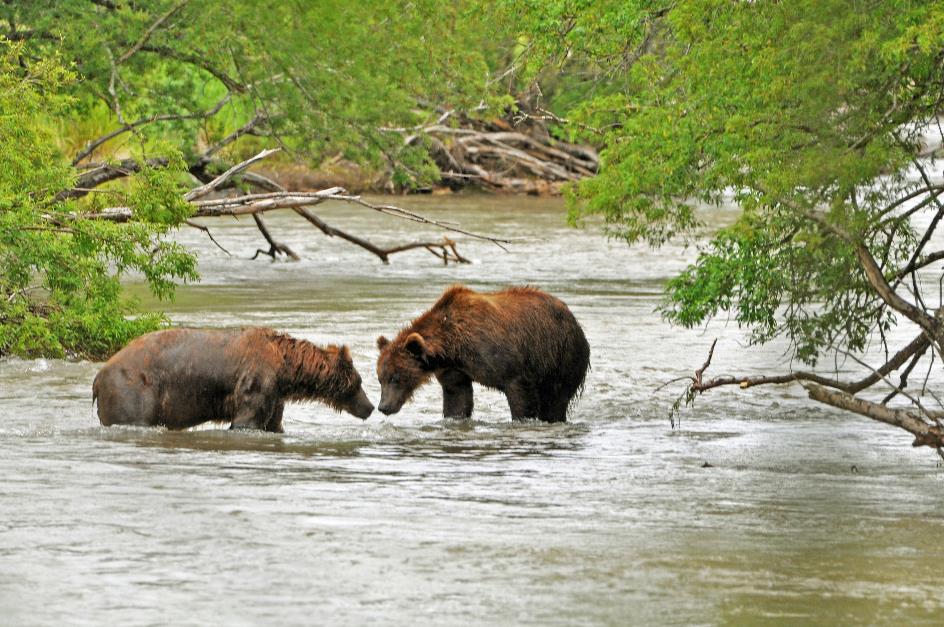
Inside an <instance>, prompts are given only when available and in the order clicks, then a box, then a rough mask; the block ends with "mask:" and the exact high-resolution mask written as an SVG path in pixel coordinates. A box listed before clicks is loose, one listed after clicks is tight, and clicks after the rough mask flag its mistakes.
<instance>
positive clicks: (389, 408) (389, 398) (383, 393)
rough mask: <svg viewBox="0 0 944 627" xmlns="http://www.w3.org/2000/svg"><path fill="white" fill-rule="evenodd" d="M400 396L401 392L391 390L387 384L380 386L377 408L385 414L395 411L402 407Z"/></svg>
mask: <svg viewBox="0 0 944 627" xmlns="http://www.w3.org/2000/svg"><path fill="white" fill-rule="evenodd" d="M400 396H402V394H401V393H400V391H399V390H391V389H390V387H388V386H381V388H380V404H379V405H377V409H379V410H380V412H381V413H382V414H383V415H385V416H389V415H390V414H395V413H397V412H398V411H400V408H401V407H403V401H402V400H400V399H399V397H400Z"/></svg>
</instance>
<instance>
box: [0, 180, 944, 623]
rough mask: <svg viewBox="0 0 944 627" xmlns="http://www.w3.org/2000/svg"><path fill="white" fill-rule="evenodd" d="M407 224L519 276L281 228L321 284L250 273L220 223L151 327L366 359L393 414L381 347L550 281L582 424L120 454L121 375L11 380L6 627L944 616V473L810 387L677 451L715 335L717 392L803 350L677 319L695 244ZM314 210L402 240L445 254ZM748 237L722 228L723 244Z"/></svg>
mask: <svg viewBox="0 0 944 627" xmlns="http://www.w3.org/2000/svg"><path fill="white" fill-rule="evenodd" d="M391 202H397V203H399V204H402V205H404V206H407V207H410V208H414V209H416V210H419V211H421V212H424V213H426V214H427V215H430V216H432V217H436V218H439V219H444V220H452V221H455V222H457V223H459V224H460V225H461V226H462V227H463V228H465V229H469V230H473V231H479V232H485V233H489V234H492V235H495V236H499V237H508V238H512V239H514V240H515V241H514V243H513V244H511V245H509V246H508V251H507V252H506V251H503V250H501V249H499V248H498V247H496V246H494V245H493V244H490V243H487V242H479V241H475V240H471V239H469V238H467V237H456V239H457V241H458V242H459V249H460V252H461V253H462V254H464V255H465V256H467V257H469V258H471V259H472V260H473V261H474V263H472V264H470V265H453V264H450V265H448V266H443V264H442V262H441V261H438V260H437V259H436V258H435V257H433V256H432V255H430V254H429V253H427V252H425V251H423V250H417V251H412V252H406V253H402V254H398V255H394V256H393V257H392V259H391V264H390V265H387V266H385V265H383V264H381V263H380V261H379V260H378V259H376V258H375V257H373V256H372V255H370V254H369V253H367V252H366V251H363V250H361V249H359V248H356V247H354V246H352V245H350V244H348V243H346V242H343V241H340V240H338V239H337V238H327V237H325V236H323V235H322V234H321V233H320V232H318V231H316V230H315V229H313V228H311V227H310V226H308V225H307V223H305V222H304V221H302V220H301V219H299V218H297V217H295V216H294V215H293V214H291V213H280V214H272V215H268V216H267V221H268V225H269V227H270V229H271V230H272V231H273V233H274V234H275V235H276V237H277V238H278V239H280V240H282V241H284V242H286V243H288V244H289V245H291V246H292V247H293V248H294V249H295V250H296V251H297V252H298V253H299V254H300V255H301V256H302V257H303V260H302V261H300V262H296V263H291V262H285V261H278V262H275V263H273V262H270V261H269V260H268V259H263V260H259V259H257V260H256V261H250V260H249V259H248V257H250V256H251V255H252V253H253V252H254V251H255V249H256V248H258V247H262V245H263V244H264V242H263V240H262V238H261V237H260V236H259V234H258V231H256V229H255V226H254V225H253V223H252V221H251V220H248V219H243V220H241V221H236V220H231V219H225V220H224V219H219V220H208V221H206V222H205V223H206V224H208V225H209V226H210V227H211V228H212V231H213V234H214V236H215V237H216V238H217V239H218V240H219V241H220V243H221V244H222V245H223V246H224V247H226V248H227V249H228V250H229V251H230V252H231V253H232V256H227V255H226V254H224V253H223V252H222V251H220V250H219V249H218V248H216V247H215V246H213V245H212V244H211V243H210V242H209V241H208V240H207V239H206V236H205V235H204V234H202V233H200V232H198V231H195V230H188V231H184V232H182V233H181V234H180V235H179V239H180V240H181V241H183V242H184V243H186V244H188V245H190V246H192V247H194V248H195V249H197V250H198V252H199V255H200V270H201V273H202V275H203V280H202V282H201V283H199V284H196V285H192V286H186V287H183V288H181V289H180V290H179V292H178V296H177V298H176V300H175V301H174V302H172V303H164V304H157V303H153V302H151V301H149V300H147V299H146V300H145V302H146V305H147V306H148V307H153V308H163V309H164V310H165V311H166V312H167V313H168V315H169V316H170V318H171V319H172V321H173V322H174V323H175V324H181V325H191V326H207V327H237V326H243V325H267V326H272V327H275V328H278V329H280V330H284V331H287V332H289V333H292V334H294V335H297V336H299V337H302V338H305V339H309V340H311V341H314V342H317V343H338V342H344V343H347V344H349V345H350V347H351V351H352V354H353V356H354V361H355V365H356V366H357V367H358V369H359V370H360V372H361V374H362V375H363V377H364V379H365V389H366V390H367V392H368V395H369V396H370V397H371V399H372V400H373V401H374V402H375V403H376V402H377V400H378V399H379V396H380V388H379V384H378V383H377V380H376V375H375V370H374V362H375V359H376V354H377V351H376V348H375V340H376V337H377V336H378V335H380V334H386V335H388V336H392V335H393V334H395V333H396V332H397V331H398V330H399V329H400V328H401V327H402V326H403V325H404V324H406V323H407V322H408V321H409V320H411V319H412V318H414V317H415V316H417V315H418V314H420V313H422V312H423V311H424V310H425V309H427V308H428V307H429V306H430V305H432V303H433V302H435V300H436V298H437V297H438V296H439V294H440V293H441V292H442V290H443V289H444V288H446V287H447V286H449V285H451V284H453V283H458V282H461V283H464V284H466V285H469V286H470V287H473V288H476V289H484V290H487V289H494V288H499V287H501V286H505V285H522V284H531V285H535V286H538V287H541V288H543V289H545V290H547V291H549V292H552V293H554V294H555V295H557V296H559V297H560V298H562V299H563V300H564V301H565V302H567V303H568V305H569V306H570V308H571V310H572V311H573V312H574V314H575V315H576V317H577V319H578V320H579V321H580V322H581V324H582V325H583V327H584V329H585V331H586V335H587V338H588V340H589V342H590V345H591V351H592V355H591V363H592V370H591V372H590V374H589V376H588V380H587V386H586V390H585V392H584V394H583V397H582V399H581V400H580V402H579V404H578V405H577V406H576V408H575V410H574V411H573V413H572V415H571V419H570V422H568V423H567V424H564V425H544V424H535V423H523V424H512V423H511V421H510V419H509V414H508V408H507V404H506V402H505V399H504V397H502V396H501V395H500V394H499V393H497V392H494V391H489V390H484V389H482V388H479V387H476V390H475V394H476V407H475V414H474V419H473V420H472V421H471V422H462V421H446V420H443V419H442V417H441V415H440V403H441V394H440V390H439V389H438V386H436V385H435V384H433V385H429V386H427V387H426V388H424V389H422V390H421V391H420V392H419V393H418V394H417V395H416V397H415V398H414V400H413V402H412V403H411V404H409V405H407V406H406V407H405V408H404V410H403V411H401V412H400V413H399V414H396V415H394V416H390V417H385V416H383V415H382V414H380V413H379V412H375V413H374V415H372V416H371V417H370V419H368V420H367V421H366V422H361V421H360V420H358V419H356V418H354V417H352V416H349V415H340V414H337V413H335V412H333V411H332V410H330V409H328V408H327V407H324V406H321V405H314V404H309V405H289V406H287V407H286V411H285V430H286V433H285V434H284V435H275V434H261V433H244V432H239V433H231V432H229V431H227V430H226V429H225V428H222V427H218V426H212V425H211V426H208V427H206V428H198V429H196V430H193V431H189V432H167V431H164V430H160V429H139V428H121V427H119V428H103V427H101V426H99V424H98V421H97V418H96V417H95V413H94V409H93V406H92V402H91V382H92V379H93V377H94V376H95V373H96V372H97V370H98V368H99V366H100V364H97V363H91V362H86V361H79V362H75V361H66V360H45V359H38V360H20V359H4V360H0V477H2V481H0V623H2V624H10V625H21V624H22V625H60V624H69V625H103V624H113V625H118V624H123V625H167V624H174V625H207V624H227V625H250V624H276V623H277V624H342V625H363V624H420V625H422V624H434V625H470V624H508V625H512V624H528V625H579V624H604V625H626V624H673V625H675V624H678V625H691V624H745V625H747V624H750V625H755V624H783V623H790V624H804V625H809V624H824V625H835V624H858V623H866V624H902V623H910V624H940V622H941V621H942V620H944V618H942V617H944V594H941V584H940V570H941V564H942V563H944V543H942V542H941V538H942V537H944V470H942V469H941V468H940V465H939V462H940V460H939V458H937V457H936V456H935V455H934V453H933V452H932V451H930V450H929V449H927V448H922V449H913V448H912V447H911V446H910V441H911V438H910V437H909V436H907V434H905V433H904V432H899V431H896V430H894V429H892V428H891V427H885V426H883V425H880V424H877V423H873V422H870V421H869V420H867V419H865V418H861V417H858V416H854V415H851V414H846V413H842V412H839V411H833V410H830V409H826V408H823V407H821V406H817V405H815V404H813V403H812V402H811V401H809V400H808V399H807V398H806V395H805V392H804V390H803V389H802V388H801V387H799V386H786V387H767V388H752V389H750V390H745V391H741V390H737V389H718V390H714V391H712V392H710V393H708V394H705V395H703V396H701V397H700V398H698V399H697V400H696V403H695V405H694V407H692V408H687V409H684V410H683V411H682V412H681V415H680V417H679V420H680V422H677V423H676V424H675V426H673V425H672V423H671V422H670V419H669V408H670V407H671V405H672V402H673V401H674V399H675V398H676V397H677V396H678V394H679V393H680V392H681V391H682V388H683V387H684V383H675V384H672V385H669V386H667V387H664V388H661V389H659V388H660V386H661V385H663V384H664V383H666V382H667V381H670V380H672V379H675V378H677V377H683V376H686V375H690V374H691V373H692V372H693V371H694V370H695V369H696V368H698V367H699V366H700V365H701V364H702V363H703V362H704V360H705V357H706V356H707V352H708V348H709V346H710V345H711V342H712V340H713V339H714V338H716V337H717V338H720V339H719V341H718V347H717V349H716V351H715V356H714V359H713V361H712V365H711V367H710V369H709V375H711V374H749V373H760V372H783V371H785V370H787V369H788V368H789V367H790V362H789V359H788V356H787V355H786V354H785V352H784V349H785V347H784V346H782V345H776V344H774V345H769V346H764V347H749V346H748V345H747V344H748V341H747V337H746V335H745V334H744V332H742V331H740V330H739V329H737V327H736V325H735V324H734V323H733V322H730V323H726V322H725V321H724V320H721V321H719V322H717V323H712V324H711V325H709V326H708V327H706V328H700V329H694V330H684V329H679V328H675V327H672V326H670V325H668V324H667V323H665V322H664V321H663V320H662V319H661V317H660V314H659V313H658V311H657V307H658V304H659V302H660V299H661V294H662V291H661V290H662V286H663V284H664V282H665V281H666V280H667V279H668V278H669V277H670V276H672V275H673V274H674V273H676V272H678V271H679V270H680V269H681V268H682V267H683V266H684V264H685V263H686V262H687V261H689V260H691V259H692V258H693V257H694V254H695V249H694V248H685V247H682V246H667V247H665V248H662V249H660V250H650V249H648V248H646V247H635V246H634V247H629V246H626V245H625V244H624V243H620V242H615V241H612V242H611V241H607V240H606V239H605V238H604V237H602V236H601V235H599V232H598V229H597V228H595V227H593V226H590V227H587V228H586V229H583V230H577V229H571V228H569V227H567V226H566V225H565V223H564V218H563V215H564V211H563V205H562V203H561V202H560V201H558V200H547V199H536V198H507V197H506V198H495V197H482V196H454V197H449V196H446V197H440V196H435V197H407V198H397V199H391ZM318 209H319V210H318V211H317V213H318V214H319V215H320V216H321V217H322V218H323V219H324V220H326V221H327V222H329V223H331V224H333V225H335V226H337V227H340V228H343V229H346V230H349V231H351V232H352V233H355V234H358V235H361V236H364V237H367V238H368V239H372V240H375V241H376V242H378V243H381V244H390V245H392V244H397V243H404V242H407V241H412V240H415V239H417V238H424V239H426V238H437V239H438V238H439V237H440V236H441V234H440V233H439V232H437V231H435V230H434V229H429V228H425V227H421V226H418V225H416V224H413V223H409V222H405V221H401V220H397V219H394V218H390V217H385V216H381V215H378V214H376V213H373V212H371V211H369V210H367V209H362V208H354V207H349V206H344V205H336V206H335V205H324V206H321V207H319V208H318ZM730 217H731V214H730V212H727V211H725V210H724V209H717V210H713V211H711V212H709V213H707V214H706V215H705V219H706V221H707V222H708V224H709V228H711V225H716V224H718V223H723V222H724V221H726V220H729V219H730ZM132 290H133V291H136V292H138V293H140V294H142V295H143V294H144V292H143V291H142V290H141V289H140V288H139V287H135V286H132ZM899 333H900V335H899V339H900V338H907V336H908V333H910V331H905V330H902V331H900V332H899ZM853 365H854V364H852V365H849V364H838V367H839V368H840V370H843V371H846V370H848V371H850V372H851V371H852V370H854V368H852V366H853ZM938 368H939V367H938ZM844 374H849V373H848V372H844Z"/></svg>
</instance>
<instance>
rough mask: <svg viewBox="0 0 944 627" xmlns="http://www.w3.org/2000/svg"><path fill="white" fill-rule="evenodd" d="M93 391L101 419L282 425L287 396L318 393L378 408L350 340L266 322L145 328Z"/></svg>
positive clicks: (334, 401)
mask: <svg viewBox="0 0 944 627" xmlns="http://www.w3.org/2000/svg"><path fill="white" fill-rule="evenodd" d="M92 399H93V400H97V401H98V417H99V420H100V421H101V423H102V424H103V425H106V426H108V425H113V424H132V425H152V426H164V427H167V428H169V429H186V428H188V427H193V426H195V425H198V424H200V423H203V422H208V421H217V422H231V423H232V428H234V429H240V428H248V429H252V428H255V429H265V430H267V431H277V432H281V431H282V412H283V410H284V404H285V401H320V402H322V403H325V404H326V405H329V406H330V407H333V408H334V409H336V410H338V411H342V410H343V411H347V412H350V413H352V414H354V415H355V416H358V417H360V418H366V417H367V416H368V415H369V414H370V412H371V411H372V410H373V405H371V403H370V401H369V400H368V399H367V395H366V394H365V393H364V390H363V389H362V387H361V377H360V375H359V374H358V373H357V370H355V368H354V363H353V362H352V360H351V353H350V351H348V349H347V347H343V346H342V347H338V346H328V347H326V348H321V347H319V346H315V345H314V344H312V343H310V342H306V341H305V340H299V339H295V338H293V337H291V336H288V335H285V334H283V333H279V332H277V331H274V330H272V329H266V328H247V329H242V330H238V331H214V330H202V329H169V330H166V331H157V332H155V333H149V334H147V335H144V336H142V337H140V338H138V339H136V340H134V341H133V342H131V343H130V344H128V346H126V347H125V348H123V349H122V350H121V351H119V352H118V353H116V354H115V355H114V356H113V357H112V358H111V359H110V360H108V362H107V363H106V364H105V365H104V366H103V367H102V369H101V371H99V373H98V375H97V376H96V377H95V382H94V383H93V385H92Z"/></svg>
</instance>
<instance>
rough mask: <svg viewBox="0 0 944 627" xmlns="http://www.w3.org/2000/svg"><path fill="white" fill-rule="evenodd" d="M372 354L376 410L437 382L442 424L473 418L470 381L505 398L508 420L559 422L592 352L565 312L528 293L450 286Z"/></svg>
mask: <svg viewBox="0 0 944 627" xmlns="http://www.w3.org/2000/svg"><path fill="white" fill-rule="evenodd" d="M377 348H379V349H380V356H379V357H378V359H377V377H378V378H379V379H380V385H381V397H380V405H378V409H379V410H380V411H382V412H383V413H385V414H388V415H389V414H394V413H396V412H398V411H400V408H401V407H403V404H404V403H406V402H407V401H408V400H409V399H410V397H411V396H412V395H413V392H414V391H416V389H417V388H418V387H419V386H421V385H423V384H424V383H426V382H428V381H429V380H430V379H431V378H432V377H436V380H437V381H439V383H440V385H442V389H443V415H444V416H445V417H447V418H468V417H470V416H471V415H472V382H473V381H475V382H476V383H480V384H482V385H484V386H486V387H490V388H495V389H497V390H501V391H502V392H504V394H505V396H506V397H507V398H508V405H509V407H510V408H511V418H512V420H522V419H526V418H538V419H540V420H544V421H546V422H563V421H565V420H566V419H567V409H568V407H569V406H570V403H571V401H572V400H573V399H574V397H575V396H576V395H577V393H578V392H579V391H580V390H581V388H582V387H583V382H584V377H585V376H586V374H587V369H588V368H589V366H590V346H589V345H588V344H587V339H586V338H585V337H584V334H583V330H582V329H581V328H580V325H579V324H578V323H577V320H576V319H575V318H574V316H573V314H572V313H570V310H569V309H568V308H567V305H565V304H564V303H563V302H561V301H560V300H558V299H557V298H554V297H553V296H551V295H550V294H546V293H544V292H542V291H540V290H537V289H534V288H530V287H515V288H510V289H506V290H503V291H500V292H494V293H483V294H480V293H477V292H474V291H472V290H470V289H468V288H466V287H463V286H454V287H451V288H449V289H448V290H446V292H445V293H444V294H443V295H442V297H441V298H440V299H439V301H438V302H437V303H436V304H435V305H433V307H432V309H430V310H429V311H427V312H426V313H424V314H423V315H422V316H420V317H419V318H417V319H416V320H414V321H413V323H412V324H411V325H410V326H408V327H407V328H405V329H403V330H402V331H401V332H400V334H399V335H397V337H396V338H395V339H393V340H388V339H387V338H385V337H383V336H380V337H379V338H377Z"/></svg>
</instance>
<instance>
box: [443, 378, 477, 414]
mask: <svg viewBox="0 0 944 627" xmlns="http://www.w3.org/2000/svg"><path fill="white" fill-rule="evenodd" d="M436 379H437V380H438V381H439V384H440V385H441V386H442V391H443V417H444V418H471V417H472V408H473V406H474V401H473V398H472V379H470V378H469V377H468V375H466V374H465V373H463V372H461V371H459V370H444V371H443V372H440V373H437V374H436Z"/></svg>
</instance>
